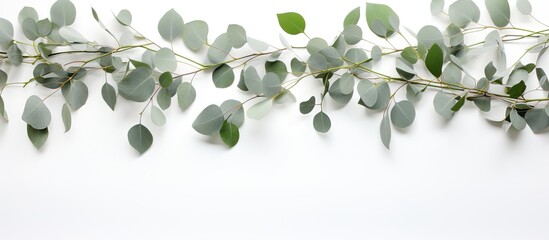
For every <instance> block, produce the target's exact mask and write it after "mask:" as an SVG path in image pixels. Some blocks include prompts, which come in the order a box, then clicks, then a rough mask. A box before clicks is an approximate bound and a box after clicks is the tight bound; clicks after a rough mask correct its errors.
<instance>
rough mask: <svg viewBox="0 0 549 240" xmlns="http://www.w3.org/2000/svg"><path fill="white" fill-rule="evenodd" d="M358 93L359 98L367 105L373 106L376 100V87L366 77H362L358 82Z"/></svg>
mask: <svg viewBox="0 0 549 240" xmlns="http://www.w3.org/2000/svg"><path fill="white" fill-rule="evenodd" d="M357 91H358V94H359V95H360V100H362V102H363V103H364V104H365V105H366V106H368V107H373V106H374V104H376V102H377V89H376V86H375V85H374V84H373V83H372V82H371V81H370V80H368V79H363V80H361V81H360V82H358V86H357Z"/></svg>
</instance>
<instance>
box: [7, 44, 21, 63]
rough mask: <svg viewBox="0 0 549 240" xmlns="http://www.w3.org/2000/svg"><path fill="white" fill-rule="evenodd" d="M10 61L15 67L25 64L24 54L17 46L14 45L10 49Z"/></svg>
mask: <svg viewBox="0 0 549 240" xmlns="http://www.w3.org/2000/svg"><path fill="white" fill-rule="evenodd" d="M7 55H8V61H9V62H10V63H11V64H13V65H14V66H19V65H21V63H22V62H23V53H22V52H21V49H19V46H17V44H13V45H11V46H10V47H9V48H8V53H7Z"/></svg>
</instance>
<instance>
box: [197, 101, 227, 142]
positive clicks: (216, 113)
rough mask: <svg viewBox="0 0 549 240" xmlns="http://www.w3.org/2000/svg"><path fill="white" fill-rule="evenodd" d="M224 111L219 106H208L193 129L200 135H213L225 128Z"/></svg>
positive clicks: (199, 115)
mask: <svg viewBox="0 0 549 240" xmlns="http://www.w3.org/2000/svg"><path fill="white" fill-rule="evenodd" d="M223 122H224V118H223V111H222V110H221V108H220V107H219V106H217V105H214V104H212V105H210V106H207V107H206V108H205V109H204V110H202V112H201V113H200V114H198V117H196V119H195V120H194V122H193V128H194V130H196V131H197V132H198V133H200V134H204V135H212V134H214V133H217V132H219V130H220V129H221V127H222V126H223Z"/></svg>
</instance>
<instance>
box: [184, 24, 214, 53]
mask: <svg viewBox="0 0 549 240" xmlns="http://www.w3.org/2000/svg"><path fill="white" fill-rule="evenodd" d="M208 32H209V28H208V24H207V23H206V22H204V21H201V20H195V21H191V22H188V23H185V25H184V27H183V43H184V44H185V46H187V48H189V49H190V50H191V51H193V52H197V51H198V50H200V49H202V47H203V46H204V45H205V44H206V43H207V42H208Z"/></svg>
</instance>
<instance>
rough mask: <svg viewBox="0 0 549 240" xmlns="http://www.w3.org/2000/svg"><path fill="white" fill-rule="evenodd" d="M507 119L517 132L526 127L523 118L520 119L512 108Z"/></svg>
mask: <svg viewBox="0 0 549 240" xmlns="http://www.w3.org/2000/svg"><path fill="white" fill-rule="evenodd" d="M509 119H510V120H511V124H512V125H513V127H514V128H515V129H517V130H519V131H520V130H522V129H524V128H525V127H526V120H524V118H522V117H521V116H520V115H519V114H518V112H517V110H516V109H514V108H513V110H511V113H510V114H509Z"/></svg>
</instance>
